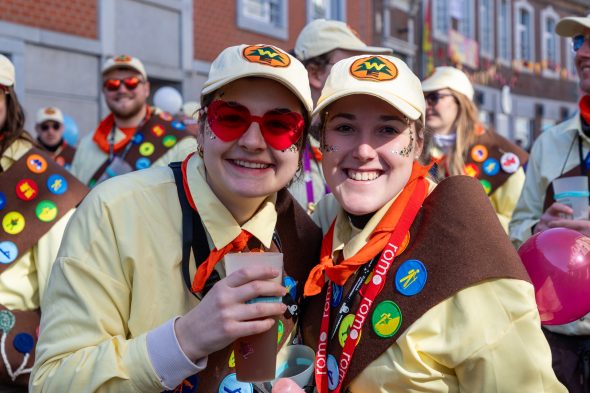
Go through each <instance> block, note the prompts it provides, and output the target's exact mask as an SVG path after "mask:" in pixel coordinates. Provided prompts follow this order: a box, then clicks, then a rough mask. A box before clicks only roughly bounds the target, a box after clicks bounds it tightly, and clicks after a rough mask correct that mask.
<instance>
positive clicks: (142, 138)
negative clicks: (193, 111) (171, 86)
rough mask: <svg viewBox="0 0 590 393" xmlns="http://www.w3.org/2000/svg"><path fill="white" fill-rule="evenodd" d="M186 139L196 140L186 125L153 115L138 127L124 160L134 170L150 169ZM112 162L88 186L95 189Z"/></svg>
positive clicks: (161, 114) (104, 164)
mask: <svg viewBox="0 0 590 393" xmlns="http://www.w3.org/2000/svg"><path fill="white" fill-rule="evenodd" d="M184 138H194V137H193V136H192V135H191V134H189V133H188V132H186V126H185V125H184V123H182V122H181V121H178V120H174V118H173V117H172V115H170V114H169V113H166V112H162V113H160V114H155V113H152V114H151V116H150V117H149V118H148V119H147V121H146V122H145V123H144V124H143V125H140V126H139V127H138V129H137V130H136V132H135V135H134V136H133V138H132V139H131V141H130V142H129V143H131V144H132V146H131V148H130V149H129V151H128V152H127V154H125V156H124V157H121V158H123V159H124V160H125V161H126V162H127V163H128V164H129V165H130V166H131V168H133V169H134V170H139V169H145V168H149V167H150V166H151V165H152V164H153V163H154V162H156V161H157V160H158V159H159V158H160V157H162V156H163V155H164V154H166V152H167V151H168V150H170V149H171V148H172V147H173V146H174V145H176V143H177V142H179V141H180V140H182V139H184ZM109 164H110V162H109V160H108V159H107V160H106V161H105V162H104V163H103V164H102V165H101V166H100V167H99V168H98V170H97V171H96V172H95V173H94V175H92V177H91V179H90V181H89V182H88V184H89V185H90V187H93V186H94V185H95V184H96V182H97V180H98V179H99V178H100V177H101V176H102V174H103V173H104V172H105V170H106V169H107V167H108V166H109Z"/></svg>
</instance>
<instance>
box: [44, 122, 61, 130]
mask: <svg viewBox="0 0 590 393" xmlns="http://www.w3.org/2000/svg"><path fill="white" fill-rule="evenodd" d="M59 127H61V124H59V123H55V122H47V123H43V124H41V126H40V127H39V128H40V129H41V131H49V129H50V128H53V130H54V131H57V130H59Z"/></svg>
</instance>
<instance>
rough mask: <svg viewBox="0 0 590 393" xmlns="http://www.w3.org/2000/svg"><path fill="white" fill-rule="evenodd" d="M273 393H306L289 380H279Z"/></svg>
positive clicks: (274, 386) (273, 388)
mask: <svg viewBox="0 0 590 393" xmlns="http://www.w3.org/2000/svg"><path fill="white" fill-rule="evenodd" d="M272 393H305V392H304V391H303V389H301V388H300V387H299V386H297V384H296V383H295V382H293V381H292V380H290V379H288V378H281V379H279V380H278V381H277V382H276V383H275V384H274V385H273V387H272Z"/></svg>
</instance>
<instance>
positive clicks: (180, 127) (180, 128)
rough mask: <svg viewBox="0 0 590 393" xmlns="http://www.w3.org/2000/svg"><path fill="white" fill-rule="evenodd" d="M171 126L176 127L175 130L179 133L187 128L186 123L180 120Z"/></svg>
mask: <svg viewBox="0 0 590 393" xmlns="http://www.w3.org/2000/svg"><path fill="white" fill-rule="evenodd" d="M171 124H172V127H174V129H176V130H178V131H183V130H184V129H185V128H186V126H185V125H184V123H183V122H181V121H178V120H174V121H173V122H172V123H171Z"/></svg>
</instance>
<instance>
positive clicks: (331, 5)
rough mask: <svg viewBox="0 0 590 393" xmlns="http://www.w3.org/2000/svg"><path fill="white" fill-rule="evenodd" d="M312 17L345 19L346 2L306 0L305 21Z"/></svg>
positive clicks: (342, 0)
mask: <svg viewBox="0 0 590 393" xmlns="http://www.w3.org/2000/svg"><path fill="white" fill-rule="evenodd" d="M314 19H335V20H341V21H346V2H345V1H344V0H307V22H308V23H309V22H311V21H312V20H314Z"/></svg>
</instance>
